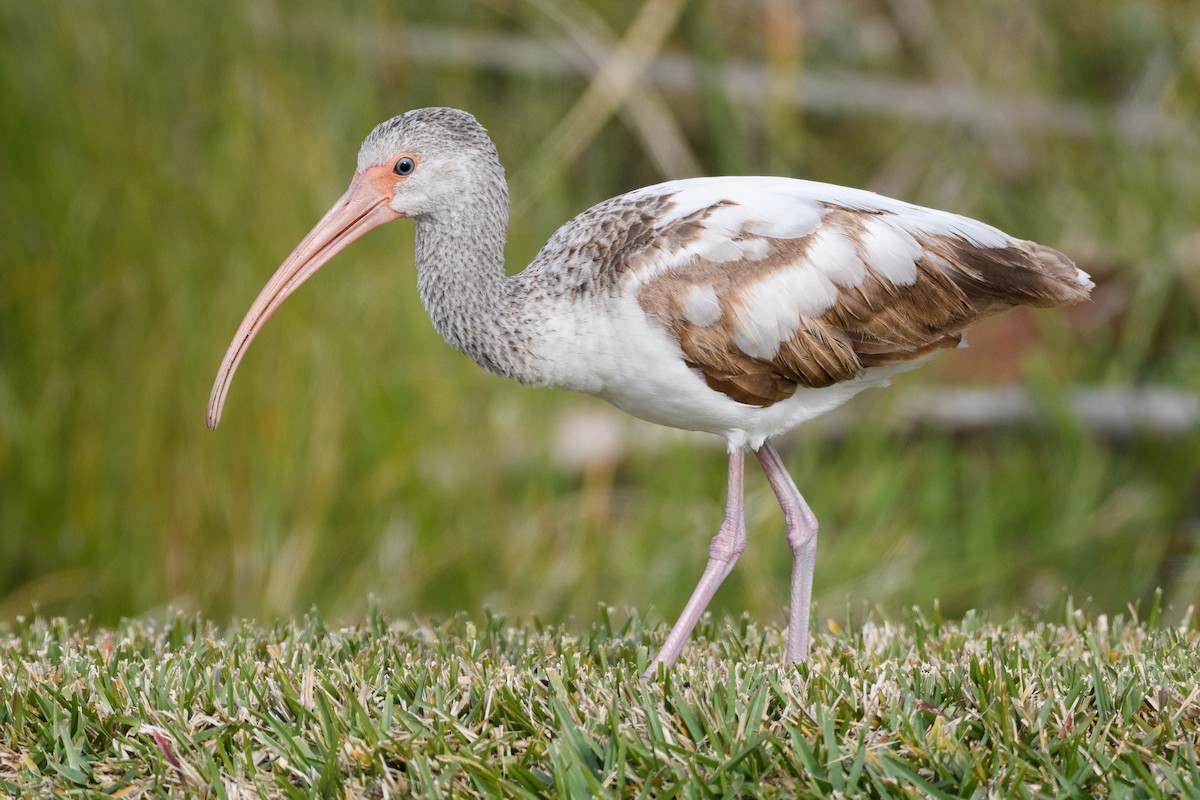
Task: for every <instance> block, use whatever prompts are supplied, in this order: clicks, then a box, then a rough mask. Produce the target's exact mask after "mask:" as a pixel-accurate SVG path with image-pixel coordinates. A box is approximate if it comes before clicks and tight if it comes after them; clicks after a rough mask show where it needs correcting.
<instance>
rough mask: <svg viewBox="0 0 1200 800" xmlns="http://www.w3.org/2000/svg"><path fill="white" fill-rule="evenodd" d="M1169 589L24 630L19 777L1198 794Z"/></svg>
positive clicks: (459, 790)
mask: <svg viewBox="0 0 1200 800" xmlns="http://www.w3.org/2000/svg"><path fill="white" fill-rule="evenodd" d="M1160 611H1161V609H1160V608H1159V607H1158V606H1157V605H1155V606H1153V607H1151V609H1150V611H1149V613H1148V614H1147V615H1146V617H1145V618H1141V617H1139V615H1138V614H1137V613H1136V612H1133V611H1130V612H1128V613H1127V614H1122V615H1118V616H1116V617H1112V618H1108V617H1104V616H1100V617H1090V616H1087V615H1085V614H1083V613H1082V612H1081V611H1079V610H1078V609H1075V608H1073V607H1072V605H1071V604H1070V602H1069V601H1068V602H1066V603H1060V604H1059V606H1058V608H1057V609H1055V610H1053V611H1050V610H1047V611H1046V612H1044V613H1045V614H1047V615H1048V616H1043V617H1041V618H1035V617H1030V616H1023V617H1020V618H1014V619H1012V620H1009V621H1008V622H1005V623H1002V624H998V623H996V622H993V621H990V620H989V619H987V617H986V615H980V614H975V613H970V614H968V615H967V616H966V617H965V618H963V619H962V621H961V622H950V621H948V620H943V619H942V617H941V614H940V612H939V610H938V609H937V608H936V607H935V608H934V610H933V613H932V614H930V613H927V612H921V611H919V610H916V609H913V610H910V611H909V612H907V613H906V614H905V615H904V617H903V618H902V619H899V620H896V621H879V620H877V619H875V620H870V621H867V622H864V623H862V624H859V625H853V626H851V625H849V624H847V625H846V626H845V627H843V626H841V625H833V626H831V628H832V630H831V631H830V632H829V633H824V634H822V635H820V636H818V637H817V638H816V641H815V646H814V651H813V654H812V658H811V661H810V662H809V663H808V664H805V665H802V666H799V667H795V668H791V669H786V668H782V667H779V666H776V665H775V662H776V660H777V659H778V657H779V655H780V652H781V644H782V642H781V632H780V631H779V630H777V629H775V628H773V627H765V628H759V627H758V626H756V625H754V624H752V623H750V622H748V621H747V619H746V618H745V617H743V618H741V619H727V620H726V621H724V622H722V623H717V622H714V621H713V619H712V618H711V617H709V618H706V619H705V621H704V622H703V624H702V625H701V626H700V629H699V631H698V634H699V635H698V638H697V640H696V641H695V642H693V643H692V644H691V645H690V646H689V647H688V648H687V649H686V651H685V654H684V658H683V660H682V661H681V663H680V664H679V665H678V666H677V667H676V668H675V669H673V670H670V671H664V672H663V673H660V674H659V676H658V677H657V678H655V679H654V680H652V681H650V682H649V683H646V684H643V683H640V682H639V680H638V678H637V676H638V674H639V672H640V671H641V670H642V669H643V668H644V666H645V664H646V663H647V660H648V653H649V652H650V651H651V650H652V648H654V647H655V646H656V645H657V643H658V642H659V641H660V639H661V637H662V635H663V634H664V630H663V629H662V628H661V627H653V626H652V627H647V626H646V625H645V624H644V622H643V621H642V620H641V619H640V618H639V617H638V616H636V615H633V616H629V617H626V618H621V617H620V616H619V615H617V614H616V613H615V612H613V611H612V610H611V609H603V608H602V609H601V610H600V613H599V614H593V615H592V618H593V619H594V620H596V622H594V623H593V624H592V625H590V626H587V627H585V628H583V629H582V630H576V629H573V628H569V627H566V628H564V627H560V626H556V625H543V624H541V623H538V622H536V621H533V622H520V623H514V622H511V621H509V620H506V619H505V618H503V617H498V616H490V615H489V616H487V617H486V618H483V619H481V620H479V621H478V622H476V621H472V620H471V619H470V618H468V617H466V616H463V615H458V616H455V617H453V618H450V619H449V620H447V621H445V622H443V623H434V624H420V625H418V624H412V623H404V622H399V621H395V620H389V619H388V618H387V617H385V616H383V615H382V614H381V613H380V612H379V611H378V610H377V609H374V608H372V609H371V611H370V612H369V614H368V615H367V617H366V618H365V621H363V622H362V623H360V624H356V625H353V626H347V627H331V626H328V625H327V624H326V623H325V622H324V621H323V620H322V619H321V617H320V616H319V615H317V614H316V613H315V612H310V613H309V614H307V615H305V616H303V617H302V618H299V619H296V620H294V621H290V622H281V623H277V624H275V625H269V626H267V625H258V624H255V623H252V622H241V623H238V624H235V625H233V626H231V627H229V628H222V627H219V626H217V625H214V624H213V623H212V622H209V621H206V620H204V619H203V618H201V617H198V616H193V615H186V614H181V613H177V612H168V613H164V614H160V615H156V616H155V617H153V618H148V619H143V620H136V621H135V620H126V621H124V622H122V623H121V624H120V625H118V626H116V627H113V628H102V627H96V626H93V625H91V624H88V623H80V624H71V623H68V622H66V621H64V620H63V619H61V618H55V619H49V618H43V617H38V618H35V619H31V620H20V621H18V622H16V623H15V624H13V625H10V626H7V627H6V628H5V629H4V630H3V631H2V632H0V655H2V659H0V696H3V697H4V698H5V703H4V704H3V705H0V794H3V793H9V794H12V795H13V796H25V795H33V794H37V795H49V794H52V793H53V794H56V795H59V796H96V795H99V794H103V795H106V796H117V797H142V796H159V795H163V794H167V793H172V794H180V795H185V796H208V797H220V798H225V797H248V796H255V797H266V798H273V797H279V798H299V797H344V796H354V797H360V796H361V797H398V796H420V797H425V796H428V797H435V796H450V795H452V796H460V797H542V796H548V795H550V796H555V795H556V796H566V797H585V796H591V797H647V796H655V797H729V796H739V797H791V796H803V797H845V796H854V797H905V796H907V797H984V796H987V797H1030V796H1047V797H1069V796H1077V797H1082V796H1088V797H1168V796H1171V797H1180V796H1192V797H1194V796H1197V793H1198V792H1200V765H1198V764H1197V754H1196V749H1197V743H1198V742H1200V696H1198V692H1197V688H1196V682H1195V676H1196V674H1197V673H1198V672H1200V641H1198V633H1197V628H1196V623H1195V619H1194V618H1190V617H1189V619H1187V620H1186V621H1184V622H1183V623H1182V624H1180V625H1167V624H1165V623H1164V622H1163V620H1162V618H1161V614H1160Z"/></svg>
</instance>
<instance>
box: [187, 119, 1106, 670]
mask: <svg viewBox="0 0 1200 800" xmlns="http://www.w3.org/2000/svg"><path fill="white" fill-rule="evenodd" d="M401 217H409V218H411V219H413V220H414V221H415V222H416V224H417V236H416V262H417V289H418V291H419V292H420V295H421V300H422V301H423V302H424V304H425V308H426V309H427V310H428V311H429V315H430V317H431V318H432V320H433V325H434V327H435V328H437V330H438V332H439V333H441V335H442V336H443V337H445V339H446V341H447V342H449V343H450V344H451V345H453V346H454V347H456V348H457V349H458V350H460V351H461V352H463V353H464V354H466V355H467V356H469V357H470V358H472V359H474V360H475V362H476V363H478V364H479V365H480V366H482V367H483V368H484V369H486V370H488V371H489V372H493V373H495V374H497V375H503V376H506V377H509V378H515V379H516V380H518V381H521V382H522V383H528V384H536V385H544V386H564V387H567V388H569V389H575V390H577V391H581V392H588V393H589V394H594V395H597V396H599V397H602V398H604V399H606V400H608V401H609V402H611V403H613V404H614V405H616V406H618V407H619V408H622V409H624V410H625V411H628V412H629V413H630V414H633V415H635V416H637V417H641V418H642V419H646V420H650V421H651V422H656V423H659V424H662V425H670V426H672V427H676V428H686V429H689V430H696V431H707V432H709V433H715V434H717V435H719V436H723V437H725V440H726V442H727V443H728V449H729V484H728V495H727V500H726V507H725V520H724V522H723V523H722V524H721V527H720V529H719V531H718V532H717V535H716V536H715V537H714V538H713V540H712V544H711V547H710V548H709V558H708V564H707V566H706V567H705V569H704V574H703V576H702V577H701V578H700V582H699V584H698V585H697V586H696V589H695V591H694V592H693V593H692V596H691V599H690V600H688V603H687V605H686V607H685V608H684V610H683V612H682V614H681V615H680V617H679V620H678V621H677V622H676V623H675V626H674V627H673V628H672V630H671V632H670V634H669V635H668V636H667V639H666V641H665V643H664V644H663V646H662V649H661V650H660V651H659V653H658V655H657V656H655V658H654V660H653V661H652V662H651V663H650V666H649V668H648V669H647V670H646V673H645V675H643V677H644V678H646V677H649V676H650V675H651V674H653V673H654V671H655V670H656V668H657V666H658V665H659V664H665V665H668V666H669V665H670V664H672V663H674V661H675V659H676V658H677V657H678V656H679V653H680V650H682V648H683V645H684V643H685V642H686V640H687V639H688V637H689V636H690V634H691V632H692V629H693V628H694V627H695V625H696V622H697V621H698V620H699V618H700V615H701V614H702V613H703V611H704V609H705V607H706V606H707V605H708V602H709V600H710V599H711V598H712V596H713V593H714V592H716V590H717V587H718V586H719V585H720V584H721V582H722V581H723V580H724V579H725V577H726V576H727V575H728V574H729V571H730V570H731V569H732V568H733V564H734V562H735V561H736V560H737V558H738V556H739V555H740V554H741V552H742V550H743V549H744V548H745V546H746V526H745V521H744V515H743V512H742V473H743V463H744V460H745V453H746V451H747V450H751V451H753V452H754V454H755V456H756V457H757V458H758V460H759V462H760V463H761V464H762V466H763V469H764V470H765V471H766V475H767V479H768V480H769V481H770V484H771V488H772V489H773V490H774V492H775V495H776V496H777V497H778V498H779V503H780V505H781V506H782V507H783V512H784V517H785V520H786V525H787V541H788V545H789V546H790V548H791V551H792V554H793V559H794V560H793V566H792V578H791V602H790V607H789V614H790V616H789V623H788V639H787V652H786V659H787V661H788V662H789V663H790V662H796V661H802V660H804V659H805V658H806V657H807V653H808V631H809V601H810V598H811V595H812V577H813V567H814V564H815V555H816V544H817V520H816V517H815V516H814V515H813V512H812V510H811V509H810V508H809V507H808V504H807V503H806V502H805V501H804V498H803V497H801V496H800V492H799V491H798V490H797V489H796V485H795V484H794V483H793V482H792V479H791V477H790V476H789V475H788V472H787V470H786V468H785V467H784V464H783V460H782V459H781V458H780V457H779V453H778V452H777V451H776V450H775V448H774V446H773V445H772V444H771V439H772V437H775V436H778V435H779V434H781V433H785V432H787V431H790V430H791V429H793V428H795V427H796V426H797V425H799V424H800V423H801V422H804V421H805V420H807V419H810V418H812V417H814V416H816V415H818V414H820V413H822V412H824V411H828V410H829V409H831V408H833V407H834V406H837V405H839V404H840V403H843V402H845V401H846V400H848V399H849V398H850V397H852V396H853V395H855V394H857V393H858V392H860V391H862V390H863V389H867V388H870V387H873V386H882V385H885V384H886V383H887V382H888V379H889V378H890V377H891V376H892V375H895V374H896V373H898V372H902V371H904V370H908V369H911V368H913V367H915V366H917V365H918V364H920V363H921V362H923V361H925V360H927V359H929V358H930V357H932V356H934V355H935V354H937V353H938V352H939V351H940V350H943V349H946V348H951V347H955V346H958V345H959V344H960V343H961V342H962V337H963V331H964V330H965V329H966V328H968V327H969V326H971V325H973V324H974V323H976V322H978V321H979V320H980V319H982V318H984V317H987V316H990V315H993V314H997V313H1000V312H1003V311H1006V310H1008V309H1010V308H1012V307H1014V306H1017V305H1030V306H1041V307H1051V306H1061V305H1069V304H1072V303H1077V302H1079V301H1081V300H1084V299H1085V298H1087V297H1088V294H1089V292H1090V290H1091V288H1092V282H1091V281H1090V280H1089V278H1088V276H1087V274H1086V273H1084V272H1083V271H1081V270H1079V269H1077V268H1076V267H1075V265H1074V264H1072V263H1071V261H1070V260H1069V259H1068V258H1066V257H1065V256H1064V255H1062V254H1061V253H1059V252H1058V251H1056V250H1052V249H1050V248H1048V247H1043V246H1041V245H1038V244H1035V243H1033V242H1028V241H1023V240H1020V239H1015V238H1013V237H1011V236H1009V235H1007V234H1005V233H1002V232H1001V231H999V230H997V229H995V228H993V227H991V226H989V225H985V224H984V223H981V222H977V221H975V220H972V219H968V218H966V217H961V216H958V215H956V214H950V213H947V212H943V211H935V210H933V209H929V208H923V207H921V206H916V205H911V204H909V203H904V202H901V201H899V200H892V199H890V198H887V197H882V196H880V195H877V194H873V193H871V192H866V191H861V190H858V189H847V188H844V187H841V186H831V185H828V184H823V183H815V182H812V181H804V180H795V179H791V178H772V177H724V178H695V179H690V180H679V181H669V182H667V183H662V184H659V185H657V186H650V187H647V188H644V189H639V190H637V191H633V192H630V193H628V194H624V195H621V196H619V197H614V198H612V199H611V200H607V201H605V202H603V203H600V204H599V205H597V206H594V207H592V208H590V209H588V210H587V211H584V212H583V213H582V214H580V215H579V216H577V217H575V219H573V220H571V221H570V222H568V223H566V224H565V225H563V226H562V227H561V228H559V229H558V231H556V232H555V233H554V235H553V236H551V237H550V240H549V241H548V242H547V243H546V245H545V246H544V247H543V248H542V250H541V252H540V253H538V255H537V257H536V258H535V259H534V260H533V263H531V264H530V265H529V266H528V267H527V268H526V269H525V270H524V271H523V272H521V273H520V274H518V275H512V276H508V275H506V274H505V271H504V240H505V235H506V230H507V226H508V187H507V184H506V182H505V178H504V169H503V167H501V165H500V159H499V157H498V155H497V153H496V147H495V145H494V144H493V143H492V140H491V139H490V138H489V137H488V134H487V131H486V130H484V128H483V127H482V126H481V125H480V124H479V123H478V122H477V121H476V120H475V118H474V117H473V116H471V115H470V114H468V113H466V112H464V111H458V110H456V109H451V108H424V109H418V110H415V111H409V112H408V113H406V114H402V115H401V116H398V117H394V118H392V119H390V120H388V121H387V122H384V123H383V124H381V125H379V126H378V127H377V128H375V130H373V131H372V132H371V134H370V135H369V136H368V137H367V138H366V141H364V142H363V145H362V148H361V149H360V150H359V153H358V169H357V170H356V171H355V173H354V179H353V180H352V181H351V183H350V188H349V190H347V192H346V193H345V194H344V195H343V196H342V198H341V199H340V200H338V201H337V202H336V203H335V204H334V206H333V208H331V209H330V210H329V212H328V213H327V214H326V215H325V216H324V217H323V218H322V219H321V221H320V222H318V223H317V225H316V227H314V228H313V229H312V231H311V232H310V233H309V234H308V235H307V236H306V237H304V240H303V241H301V242H300V244H299V245H298V246H297V247H296V249H295V250H294V251H293V252H292V254H291V255H290V256H288V258H287V260H286V261H284V262H283V265H282V266H280V267H279V269H278V270H277V271H276V272H275V274H274V275H273V276H272V277H271V279H270V281H268V283H267V285H266V287H265V288H264V289H263V290H262V292H261V293H260V294H259V295H258V298H257V299H256V300H255V301H254V304H253V305H252V306H251V307H250V310H249V311H248V312H247V314H246V317H245V319H243V320H242V324H241V326H240V327H239V328H238V330H237V333H236V334H235V335H234V337H233V342H232V343H231V344H230V345H229V350H228V351H227V352H226V354H225V360H224V361H223V362H222V363H221V369H220V372H219V373H218V374H217V379H216V382H215V384H214V385H213V390H212V397H211V399H210V400H209V406H208V426H209V427H210V428H214V429H215V428H216V426H217V423H218V422H219V421H220V419H221V409H222V406H223V405H224V403H225V395H226V393H227V392H228V390H229V384H230V381H231V380H232V379H233V373H234V370H235V369H237V365H238V362H240V361H241V359H242V356H243V355H244V354H245V352H246V348H247V347H248V346H249V345H250V342H251V341H252V340H253V339H254V337H255V335H256V334H257V333H258V331H259V330H260V329H261V328H262V326H263V324H264V323H265V322H266V321H267V319H268V318H269V317H270V316H271V314H272V313H273V312H274V311H275V309H277V308H278V307H279V305H280V304H281V303H282V302H283V301H284V300H285V299H286V298H287V297H288V295H290V294H291V293H292V292H294V291H295V290H296V289H297V288H298V287H299V286H300V284H301V283H303V282H304V281H305V280H306V279H307V278H308V277H309V276H310V275H312V274H313V273H314V272H316V271H317V270H318V269H320V268H321V266H323V265H324V264H325V263H326V262H328V261H329V260H330V259H331V258H333V257H334V255H336V254H337V253H338V252H339V251H341V250H342V249H343V248H344V247H346V246H347V245H349V244H350V243H351V242H352V241H354V240H355V239H357V238H358V237H360V236H362V235H363V234H364V233H366V232H367V231H369V230H370V229H371V228H374V227H376V226H378V225H382V224H383V223H385V222H388V221H390V220H394V219H399V218H401Z"/></svg>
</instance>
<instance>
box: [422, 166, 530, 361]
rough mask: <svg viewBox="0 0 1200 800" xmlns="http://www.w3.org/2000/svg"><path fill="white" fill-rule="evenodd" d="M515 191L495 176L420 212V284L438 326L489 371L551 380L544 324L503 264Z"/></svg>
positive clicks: (430, 313)
mask: <svg viewBox="0 0 1200 800" xmlns="http://www.w3.org/2000/svg"><path fill="white" fill-rule="evenodd" d="M507 227H508V191H507V187H506V186H505V185H504V179H503V177H502V176H501V177H498V178H495V179H493V180H490V181H488V182H486V183H484V185H482V186H481V187H480V188H479V189H478V191H476V192H475V193H473V194H471V195H470V196H467V197H464V198H463V200H462V203H461V204H460V205H456V206H454V207H453V208H450V209H445V210H443V211H441V212H439V213H437V214H430V215H427V216H423V217H420V218H418V219H417V238H416V260H417V291H418V292H419V294H420V296H421V301H422V303H424V305H425V308H426V310H427V311H428V312H429V316H430V319H431V320H432V321H433V326H434V328H436V329H437V331H438V333H440V334H441V335H442V337H443V338H445V340H446V341H447V342H449V343H450V344H451V345H452V346H454V347H455V348H456V349H457V350H459V351H460V352H462V353H463V354H465V355H466V356H468V357H469V358H471V359H472V360H473V361H475V362H476V363H477V364H479V365H480V366H481V367H483V368H484V369H486V370H488V371H489V372H492V373H495V374H497V375H502V376H504V377H508V378H513V379H515V380H518V381H521V382H523V383H534V384H541V383H546V382H547V379H546V376H545V375H544V374H543V369H542V368H541V365H540V364H539V363H538V359H537V358H536V356H535V352H534V350H535V348H534V344H535V340H536V337H537V336H538V335H539V326H538V325H537V321H536V319H535V318H534V315H532V314H531V313H529V309H528V308H527V307H526V303H525V298H524V297H523V296H522V295H521V294H519V293H518V291H517V289H518V284H519V283H520V281H518V280H517V279H515V278H510V277H508V276H507V275H505V272H504V242H505V235H506V233H507Z"/></svg>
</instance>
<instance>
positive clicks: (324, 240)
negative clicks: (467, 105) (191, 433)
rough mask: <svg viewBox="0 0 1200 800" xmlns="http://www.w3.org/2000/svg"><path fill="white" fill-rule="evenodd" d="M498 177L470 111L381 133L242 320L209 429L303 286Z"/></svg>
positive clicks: (456, 205)
mask: <svg viewBox="0 0 1200 800" xmlns="http://www.w3.org/2000/svg"><path fill="white" fill-rule="evenodd" d="M497 171H499V176H500V178H501V180H500V184H501V186H503V171H502V170H501V167H500V161H499V158H498V157H497V156H496V149H495V145H493V144H492V141H491V139H490V138H489V137H488V135H487V131H486V130H484V128H483V126H482V125H480V124H479V123H478V122H477V121H476V120H475V118H474V117H473V116H471V115H470V114H468V113H467V112H465V111H459V110H457V109H453V108H421V109H416V110H414V111H409V112H407V113H405V114H401V115H400V116H398V117H393V118H392V119H390V120H388V121H386V122H383V123H381V124H379V125H378V126H376V128H375V130H373V131H371V133H370V134H369V135H368V136H367V138H366V139H365V140H364V141H363V144H362V148H361V149H360V150H359V152H358V168H357V169H356V170H355V172H354V178H353V180H351V181H350V188H349V189H347V190H346V193H345V194H343V195H342V196H341V198H340V199H338V201H337V202H336V203H334V204H333V207H332V208H330V209H329V211H328V212H326V214H325V216H324V217H322V218H321V220H320V221H319V222H318V223H317V224H316V225H315V226H314V227H313V229H312V230H311V231H309V233H308V235H307V236H305V237H304V239H303V240H301V242H300V244H298V245H297V246H296V249H295V250H293V251H292V254H291V255H289V256H288V257H287V259H286V260H285V261H284V262H283V264H282V265H280V267H279V269H277V270H276V271H275V274H274V275H272V276H271V279H270V280H269V281H267V285H266V286H265V287H263V290H262V291H261V292H260V293H259V295H258V297H257V298H256V299H255V301H254V303H253V304H252V305H251V306H250V310H249V311H247V312H246V316H245V317H244V318H243V319H242V324H241V325H240V326H239V327H238V330H237V333H236V334H234V337H233V341H232V342H231V343H230V345H229V349H228V350H227V351H226V353H225V359H224V361H222V362H221V368H220V370H219V371H218V372H217V378H216V381H215V382H214V384H213V389H212V395H211V396H210V397H209V402H208V427H209V428H210V429H216V427H217V424H218V423H219V422H220V420H221V410H222V408H223V407H224V405H225V396H226V394H227V393H228V392H229V385H230V383H231V382H232V381H233V374H234V372H235V371H236V370H237V366H238V364H239V363H240V362H241V360H242V356H243V355H244V354H245V352H246V350H247V348H249V346H250V342H252V341H253V340H254V337H255V336H257V335H258V332H259V331H260V330H261V329H262V327H263V325H265V324H266V322H267V320H268V319H270V317H271V315H272V314H274V313H275V310H276V309H278V308H279V306H280V305H282V304H283V301H284V300H286V299H287V298H288V297H289V296H290V295H291V294H292V292H294V291H296V289H297V288H299V287H300V285H301V284H302V283H304V281H306V280H308V278H309V277H310V276H312V275H313V274H314V273H315V272H316V271H317V270H319V269H320V268H321V267H323V266H324V265H325V264H327V263H328V262H329V261H330V259H332V258H333V257H334V256H335V255H337V254H338V253H339V252H341V251H342V250H344V249H345V248H346V247H347V246H348V245H349V244H350V243H351V242H353V241H354V240H356V239H358V238H359V237H360V236H362V235H363V234H365V233H366V232H367V231H369V230H371V229H372V228H376V227H378V226H380V225H382V224H383V223H385V222H390V221H392V220H394V219H400V218H402V217H410V218H413V219H415V220H417V221H418V222H420V221H421V220H422V219H423V218H425V217H428V216H433V215H436V214H438V213H439V212H450V211H453V210H456V209H462V208H463V207H464V203H463V198H465V197H468V196H471V194H472V193H471V191H470V190H471V189H472V187H473V186H474V185H476V182H477V181H478V180H479V179H480V176H481V175H488V174H491V175H492V176H493V178H494V176H495V174H496V172H497ZM505 199H507V198H506V195H505ZM505 210H507V209H505Z"/></svg>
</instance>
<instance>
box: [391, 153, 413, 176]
mask: <svg viewBox="0 0 1200 800" xmlns="http://www.w3.org/2000/svg"><path fill="white" fill-rule="evenodd" d="M416 168H417V162H415V161H413V160H412V159H411V158H409V157H408V156H405V157H404V158H402V159H400V160H399V161H397V162H396V166H394V167H392V172H394V173H396V174H397V175H400V176H405V175H412V171H413V170H414V169H416Z"/></svg>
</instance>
